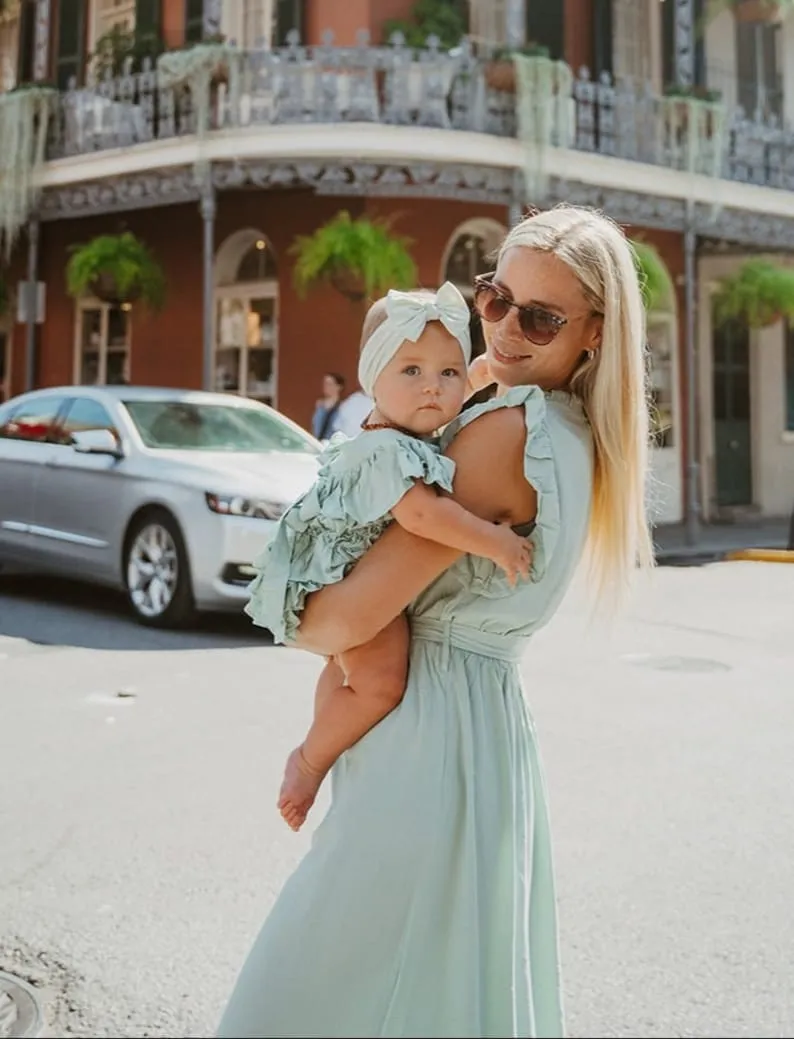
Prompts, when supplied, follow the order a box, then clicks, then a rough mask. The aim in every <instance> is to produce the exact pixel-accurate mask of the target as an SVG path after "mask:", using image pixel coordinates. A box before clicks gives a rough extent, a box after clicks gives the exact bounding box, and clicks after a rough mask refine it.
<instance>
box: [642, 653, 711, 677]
mask: <svg viewBox="0 0 794 1039" xmlns="http://www.w3.org/2000/svg"><path fill="white" fill-rule="evenodd" d="M623 659H624V660H625V661H626V662H627V663H629V664H635V665H636V666H637V667H649V668H652V669H653V670H654V671H679V672H685V673H687V674H691V675H694V674H710V673H714V672H715V671H730V670H731V665H730V664H726V663H724V662H723V661H722V660H711V659H710V658H709V657H676V656H654V655H653V654H651V653H627V654H626V655H625V656H624V657H623Z"/></svg>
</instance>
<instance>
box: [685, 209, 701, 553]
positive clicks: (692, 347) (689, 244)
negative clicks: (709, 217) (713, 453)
mask: <svg viewBox="0 0 794 1039" xmlns="http://www.w3.org/2000/svg"><path fill="white" fill-rule="evenodd" d="M687 209H688V212H687V226H686V231H685V232H684V281H685V285H684V318H685V322H684V329H685V332H684V352H685V355H686V393H687V401H686V403H687V407H686V484H685V491H686V493H685V497H684V501H685V506H684V518H685V526H686V542H687V544H688V545H690V546H694V545H696V544H697V542H698V537H699V535H700V486H699V482H700V472H699V470H700V466H699V464H698V411H699V408H698V351H697V236H696V234H695V230H694V227H693V223H694V214H693V212H692V210H693V209H694V207H693V206H692V204H691V203H690V204H689V206H688V207H687Z"/></svg>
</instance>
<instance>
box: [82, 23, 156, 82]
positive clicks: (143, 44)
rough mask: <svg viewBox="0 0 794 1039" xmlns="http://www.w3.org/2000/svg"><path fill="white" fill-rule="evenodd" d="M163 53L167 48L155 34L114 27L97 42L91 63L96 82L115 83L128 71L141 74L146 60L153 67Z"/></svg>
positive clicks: (91, 56)
mask: <svg viewBox="0 0 794 1039" xmlns="http://www.w3.org/2000/svg"><path fill="white" fill-rule="evenodd" d="M164 50H165V44H164V43H163V41H162V39H161V38H160V37H159V36H157V35H156V34H155V33H151V32H139V31H137V30H135V29H132V30H129V29H125V28H124V27H123V26H120V25H114V26H113V28H112V29H110V30H109V31H108V32H106V33H103V34H102V36H100V37H99V39H98V40H97V41H96V43H95V45H94V50H93V52H92V54H91V55H90V59H89V60H90V62H91V68H92V70H93V73H94V76H95V78H96V79H98V80H103V79H116V78H118V77H119V76H122V75H124V74H125V73H126V72H127V71H128V70H129V71H130V72H132V73H135V72H140V71H141V69H142V68H143V62H144V60H145V59H146V58H150V59H151V61H152V64H153V65H154V63H155V62H156V61H157V58H158V57H159V56H160V55H161V54H162V53H163V51H164Z"/></svg>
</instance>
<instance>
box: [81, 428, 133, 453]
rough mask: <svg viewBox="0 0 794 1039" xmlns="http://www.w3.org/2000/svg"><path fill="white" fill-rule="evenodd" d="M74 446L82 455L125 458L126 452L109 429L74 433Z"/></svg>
mask: <svg viewBox="0 0 794 1039" xmlns="http://www.w3.org/2000/svg"><path fill="white" fill-rule="evenodd" d="M72 446H73V447H74V449H75V451H77V452H78V454H81V455H111V456H112V457H113V458H123V457H124V452H123V451H122V450H121V448H120V447H119V444H118V442H117V440H116V438H115V437H114V436H113V434H112V433H111V432H110V430H109V429H85V430H83V431H82V432H79V433H72Z"/></svg>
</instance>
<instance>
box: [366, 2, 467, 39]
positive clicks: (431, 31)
mask: <svg viewBox="0 0 794 1039" xmlns="http://www.w3.org/2000/svg"><path fill="white" fill-rule="evenodd" d="M466 6H467V5H466V4H465V0H416V3H415V4H414V6H413V8H412V10H411V15H410V17H409V18H408V19H402V18H391V19H389V20H388V21H386V22H385V23H384V25H383V38H384V39H386V40H390V39H391V38H392V36H393V35H394V34H395V33H401V34H402V37H403V39H404V40H405V43H406V44H407V46H409V47H417V48H418V47H425V46H426V45H427V40H428V37H430V36H435V37H436V38H437V39H438V41H439V46H440V47H441V48H442V49H443V50H451V49H452V48H453V47H457V46H458V44H459V43H460V41H461V40H462V39H463V36H464V35H465V32H466Z"/></svg>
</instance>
